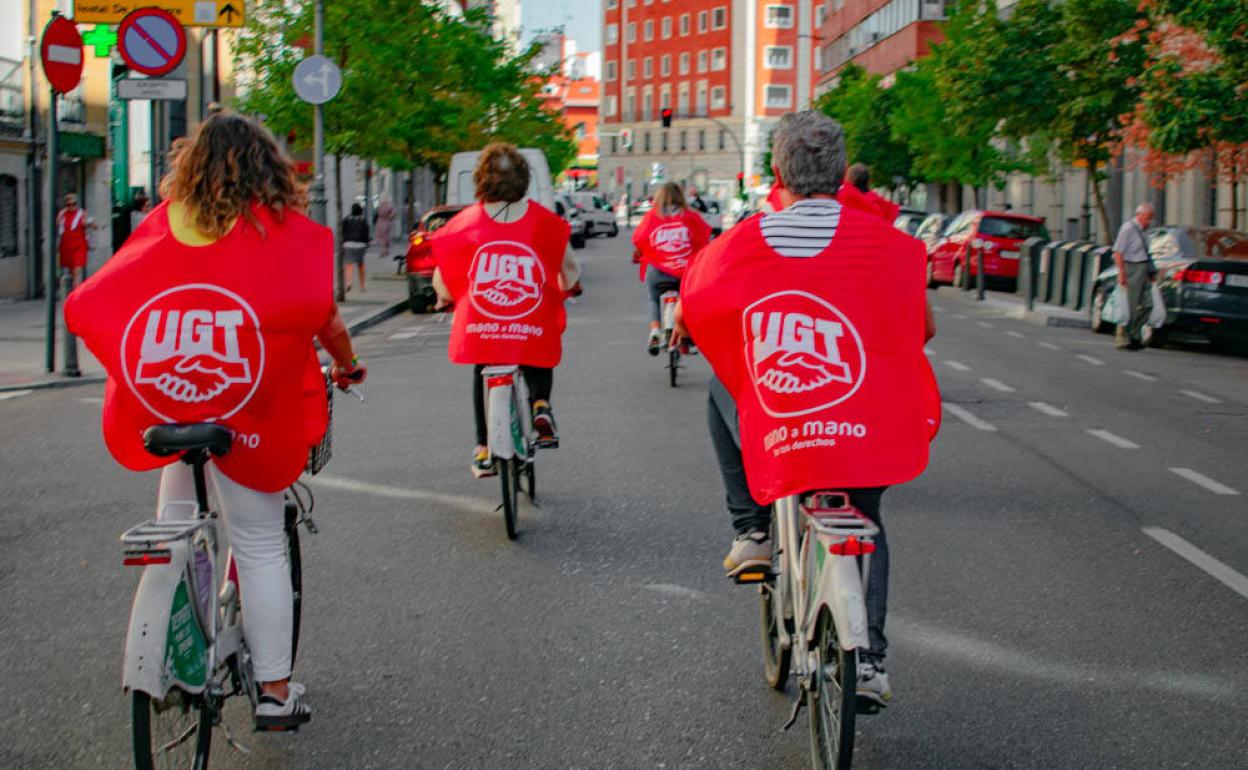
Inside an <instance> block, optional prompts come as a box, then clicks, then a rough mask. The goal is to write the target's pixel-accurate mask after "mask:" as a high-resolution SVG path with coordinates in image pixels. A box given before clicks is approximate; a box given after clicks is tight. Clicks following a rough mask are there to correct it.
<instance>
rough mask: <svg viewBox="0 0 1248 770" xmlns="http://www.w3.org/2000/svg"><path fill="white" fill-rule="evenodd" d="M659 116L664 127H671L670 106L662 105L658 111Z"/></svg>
mask: <svg viewBox="0 0 1248 770" xmlns="http://www.w3.org/2000/svg"><path fill="white" fill-rule="evenodd" d="M659 117H660V118H662V119H663V127H664V128H671V127H672V108H671V107H664V108H663V110H662V111H661V112H659Z"/></svg>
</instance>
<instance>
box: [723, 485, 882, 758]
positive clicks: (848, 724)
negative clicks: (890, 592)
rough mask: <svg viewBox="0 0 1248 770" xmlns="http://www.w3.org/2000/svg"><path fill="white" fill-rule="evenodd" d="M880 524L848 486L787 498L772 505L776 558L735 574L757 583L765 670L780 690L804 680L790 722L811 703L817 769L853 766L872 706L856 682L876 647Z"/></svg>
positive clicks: (740, 579)
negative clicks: (874, 587) (862, 660)
mask: <svg viewBox="0 0 1248 770" xmlns="http://www.w3.org/2000/svg"><path fill="white" fill-rule="evenodd" d="M879 532H880V530H879V528H878V527H877V526H876V525H875V524H874V523H873V522H872V521H871V520H870V519H868V518H867V517H866V516H864V515H863V514H862V513H861V512H859V511H858V510H857V509H856V508H854V507H853V505H852V504H851V503H850V501H849V495H848V494H846V493H844V492H836V491H817V492H811V493H808V494H805V495H801V496H792V497H786V498H782V499H780V500H777V501H776V503H775V505H774V506H773V514H772V523H771V543H772V566H771V567H770V568H761V569H755V570H746V571H744V572H742V573H741V574H739V575H737V576H736V581H737V582H738V583H758V584H759V599H760V620H761V626H762V642H763V675H764V677H765V678H766V680H767V683H768V684H769V685H771V686H772V687H773V688H775V689H777V690H783V689H784V687H785V683H786V682H787V681H788V680H789V678H790V676H792V677H794V678H796V679H797V681H798V685H799V693H798V699H797V702H796V703H795V704H794V707H793V714H792V716H790V718H789V721H788V722H787V723H786V724H785V728H786V729H787V728H788V727H790V726H792V725H793V723H794V722H796V721H797V715H798V712H799V711H800V710H801V709H802V708H803V707H805V708H806V710H807V712H808V715H809V719H810V754H811V762H812V764H813V766H814V767H816V768H819V770H848V768H849V766H850V762H851V761H852V759H853V753H854V717H855V715H856V714H857V713H858V711H859V710H860V709H861V710H862V711H863V712H864V713H867V712H868V710H870V709H871V705H870V704H867V703H859V702H858V698H857V695H856V690H857V677H858V652H859V650H866V649H867V648H868V647H869V640H868V636H867V606H866V592H867V575H868V574H869V568H870V559H871V553H872V552H873V551H875V542H874V538H875V537H876V535H878V534H879Z"/></svg>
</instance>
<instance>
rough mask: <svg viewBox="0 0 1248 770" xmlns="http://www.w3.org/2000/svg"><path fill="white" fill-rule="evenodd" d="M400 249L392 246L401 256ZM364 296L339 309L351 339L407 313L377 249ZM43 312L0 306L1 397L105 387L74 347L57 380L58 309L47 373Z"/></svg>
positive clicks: (33, 306)
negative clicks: (70, 371) (74, 359)
mask: <svg viewBox="0 0 1248 770" xmlns="http://www.w3.org/2000/svg"><path fill="white" fill-rule="evenodd" d="M404 248H406V247H405V246H404V244H402V243H396V244H394V245H393V246H392V247H391V249H390V253H391V255H392V256H393V255H394V253H395V252H396V250H397V251H398V253H399V254H402V253H403V251H402V249H404ZM364 262H365V267H364V271H365V276H366V279H367V282H366V284H365V289H366V291H365V292H363V293H361V292H360V290H359V289H352V290H351V291H349V292H347V301H346V302H343V303H342V304H341V305H340V306H339V307H340V310H341V312H342V317H343V320H345V321H346V322H347V328H348V329H350V330H351V333H352V334H357V333H359V332H361V331H363V330H364V329H367V328H368V327H370V326H373V325H375V324H379V323H381V322H382V321H384V320H386V319H387V318H390V317H392V316H394V315H395V314H397V313H401V312H403V311H405V310H407V279H406V277H404V276H396V275H395V274H394V268H395V264H396V263H395V262H394V261H393V260H392V259H385V260H383V259H382V258H381V257H380V256H379V252H378V250H377V247H376V246H373V247H370V248H369V250H368V253H367V254H366V255H365V257H364ZM46 313H47V306H46V305H45V304H44V301H43V300H41V299H39V300H21V301H16V302H0V392H3V391H12V390H25V389H27V388H34V389H38V388H56V387H65V386H69V385H85V384H98V383H100V382H103V381H104V369H103V367H101V366H100V364H99V362H98V361H96V360H95V357H94V356H92V355H91V353H90V352H89V351H88V350H87V347H86V345H83V344H82V343H79V344H78V368H79V370H81V372H82V376H81V377H66V376H65V375H63V374H61V371H62V366H63V363H64V355H65V350H64V344H63V343H64V331H63V328H62V327H63V325H64V319H63V318H62V316H61V310H60V307H59V306H58V308H57V313H56V316H57V329H56V371H55V372H53V373H48V372H47V371H45V368H44V363H45V360H44V357H45V341H46V324H47V318H46Z"/></svg>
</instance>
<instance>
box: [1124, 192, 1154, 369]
mask: <svg viewBox="0 0 1248 770" xmlns="http://www.w3.org/2000/svg"><path fill="white" fill-rule="evenodd" d="M1152 223H1153V206H1152V204H1151V203H1141V204H1140V205H1139V206H1136V208H1135V216H1134V217H1132V218H1131V219H1129V220H1127V221H1126V222H1124V223H1123V224H1122V227H1121V228H1119V230H1118V237H1117V238H1116V239H1115V240H1114V264H1115V265H1117V266H1118V285H1119V286H1121V287H1122V288H1123V289H1124V290H1125V291H1126V294H1127V308H1128V317H1127V322H1126V323H1125V324H1119V325H1118V330H1117V332H1116V333H1115V337H1114V344H1115V346H1116V347H1117V348H1118V349H1119V350H1142V349H1143V348H1144V338H1143V332H1144V324H1145V323H1146V322H1147V321H1148V316H1149V313H1151V312H1152V310H1153V280H1154V277H1155V276H1156V275H1157V268H1156V267H1155V266H1154V265H1153V258H1152V257H1151V256H1150V255H1149V253H1148V239H1147V238H1145V237H1144V231H1145V230H1147V229H1148V226H1149V225H1151V224H1152Z"/></svg>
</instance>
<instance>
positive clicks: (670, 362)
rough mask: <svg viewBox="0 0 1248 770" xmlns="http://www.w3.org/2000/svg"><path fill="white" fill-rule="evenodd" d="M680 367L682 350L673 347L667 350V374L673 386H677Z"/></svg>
mask: <svg viewBox="0 0 1248 770" xmlns="http://www.w3.org/2000/svg"><path fill="white" fill-rule="evenodd" d="M679 369H680V351H679V350H676V349H674V348H673V349H671V350H669V351H667V375H668V380H669V381H670V384H671V386H672V387H673V388H674V387H676V372H677V371H678V370H679Z"/></svg>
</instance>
